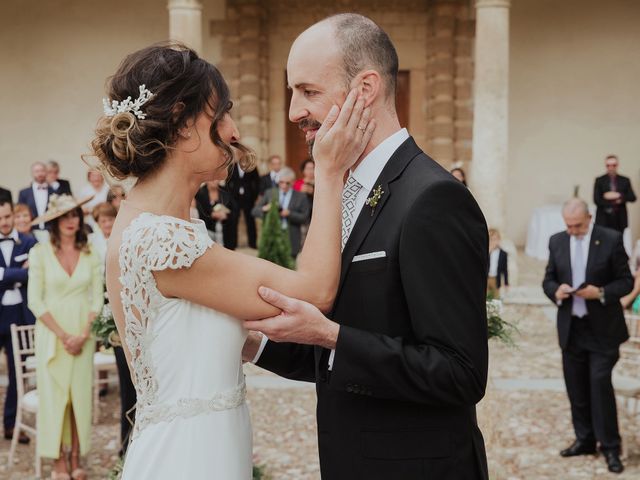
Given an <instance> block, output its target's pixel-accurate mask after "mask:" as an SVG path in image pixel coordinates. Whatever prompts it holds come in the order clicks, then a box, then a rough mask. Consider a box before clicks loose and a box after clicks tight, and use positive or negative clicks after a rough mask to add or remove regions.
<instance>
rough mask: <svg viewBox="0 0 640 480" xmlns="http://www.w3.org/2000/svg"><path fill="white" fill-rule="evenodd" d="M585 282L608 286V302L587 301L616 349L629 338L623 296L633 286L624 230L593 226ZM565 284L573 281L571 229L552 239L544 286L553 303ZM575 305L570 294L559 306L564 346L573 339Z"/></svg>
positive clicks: (603, 336) (603, 338) (604, 340)
mask: <svg viewBox="0 0 640 480" xmlns="http://www.w3.org/2000/svg"><path fill="white" fill-rule="evenodd" d="M585 282H586V283H588V284H590V285H594V286H596V287H602V288H604V294H605V298H604V303H602V302H601V301H600V300H587V312H588V321H589V323H590V325H591V329H592V331H593V332H594V334H595V335H596V337H598V340H599V341H600V343H601V344H602V346H603V347H606V348H616V347H618V345H620V344H621V343H622V342H624V341H626V340H627V339H628V338H629V333H628V331H627V325H626V324H625V321H624V313H623V311H622V306H621V305H620V297H623V296H625V295H626V294H627V293H629V292H630V291H631V289H632V288H633V277H632V276H631V271H630V270H629V264H628V257H627V253H626V252H625V250H624V246H623V244H622V234H621V233H620V232H616V231H615V230H612V229H610V228H604V227H600V226H598V225H594V226H593V231H592V233H591V242H590V243H589V255H588V259H587V270H586V275H585ZM563 283H566V284H567V285H571V283H572V272H571V247H570V237H569V234H568V233H567V232H560V233H556V234H555V235H553V236H552V237H551V239H550V240H549V263H548V264H547V269H546V272H545V275H544V280H543V282H542V288H543V289H544V293H545V294H546V295H547V297H549V299H551V301H552V302H554V303H556V297H555V294H556V291H557V290H558V287H559V286H560V285H561V284H563ZM572 305H573V297H569V298H568V299H566V300H564V301H563V302H562V303H561V304H560V306H559V307H558V339H559V342H560V347H561V348H563V349H564V348H566V347H567V344H568V342H569V333H570V330H571V309H572Z"/></svg>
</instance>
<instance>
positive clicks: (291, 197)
mask: <svg viewBox="0 0 640 480" xmlns="http://www.w3.org/2000/svg"><path fill="white" fill-rule="evenodd" d="M295 178H296V176H295V173H293V170H291V169H290V168H288V167H284V168H283V169H282V170H280V173H279V174H278V189H277V190H276V189H273V188H272V189H269V190H267V191H266V192H265V194H264V195H263V196H262V198H261V199H260V201H259V202H258V203H257V204H256V206H255V207H254V208H253V211H252V213H253V216H254V217H256V218H262V217H263V216H264V214H265V213H266V212H268V211H269V208H270V203H271V197H272V195H273V194H274V192H276V194H277V195H278V199H279V205H280V218H281V219H282V229H283V230H284V229H286V228H288V230H289V239H290V240H291V255H292V256H293V258H295V257H296V256H297V255H298V253H299V252H300V246H301V233H300V226H301V225H303V224H304V223H305V222H307V221H308V219H309V211H310V208H311V206H310V205H309V200H307V195H306V194H304V193H302V192H296V191H295V190H293V189H292V188H291V186H292V185H293V181H294V180H295Z"/></svg>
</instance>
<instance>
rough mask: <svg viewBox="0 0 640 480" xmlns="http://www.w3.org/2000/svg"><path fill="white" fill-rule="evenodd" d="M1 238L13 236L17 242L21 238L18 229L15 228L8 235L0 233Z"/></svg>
mask: <svg viewBox="0 0 640 480" xmlns="http://www.w3.org/2000/svg"><path fill="white" fill-rule="evenodd" d="M0 238H13V239H14V240H15V241H16V242H17V241H19V240H20V237H19V236H18V231H17V230H16V229H15V228H14V229H13V230H11V233H10V234H9V235H7V236H6V237H5V236H4V235H2V234H1V233H0Z"/></svg>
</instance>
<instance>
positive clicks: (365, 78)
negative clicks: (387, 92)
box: [356, 70, 382, 107]
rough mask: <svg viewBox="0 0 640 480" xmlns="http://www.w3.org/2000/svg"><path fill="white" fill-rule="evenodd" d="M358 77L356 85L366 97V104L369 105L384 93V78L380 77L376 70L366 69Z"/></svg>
mask: <svg viewBox="0 0 640 480" xmlns="http://www.w3.org/2000/svg"><path fill="white" fill-rule="evenodd" d="M356 78H357V80H358V84H357V85H356V88H358V93H359V94H360V96H361V97H362V98H364V102H365V103H364V106H365V107H368V106H370V105H371V104H373V103H374V102H375V101H376V99H377V98H378V97H379V96H380V95H381V94H382V79H381V78H380V74H379V73H378V72H376V71H375V70H365V71H364V72H361V73H360V74H359V75H358V77H356Z"/></svg>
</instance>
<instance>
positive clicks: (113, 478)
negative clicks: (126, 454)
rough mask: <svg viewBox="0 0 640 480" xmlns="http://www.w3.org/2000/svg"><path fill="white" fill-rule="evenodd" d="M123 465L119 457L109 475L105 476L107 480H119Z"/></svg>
mask: <svg viewBox="0 0 640 480" xmlns="http://www.w3.org/2000/svg"><path fill="white" fill-rule="evenodd" d="M123 465H124V461H123V460H122V459H121V458H119V459H118V461H117V462H116V464H115V465H114V466H113V468H112V469H111V471H110V472H109V475H108V476H107V480H120V477H121V476H122V467H123Z"/></svg>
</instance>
